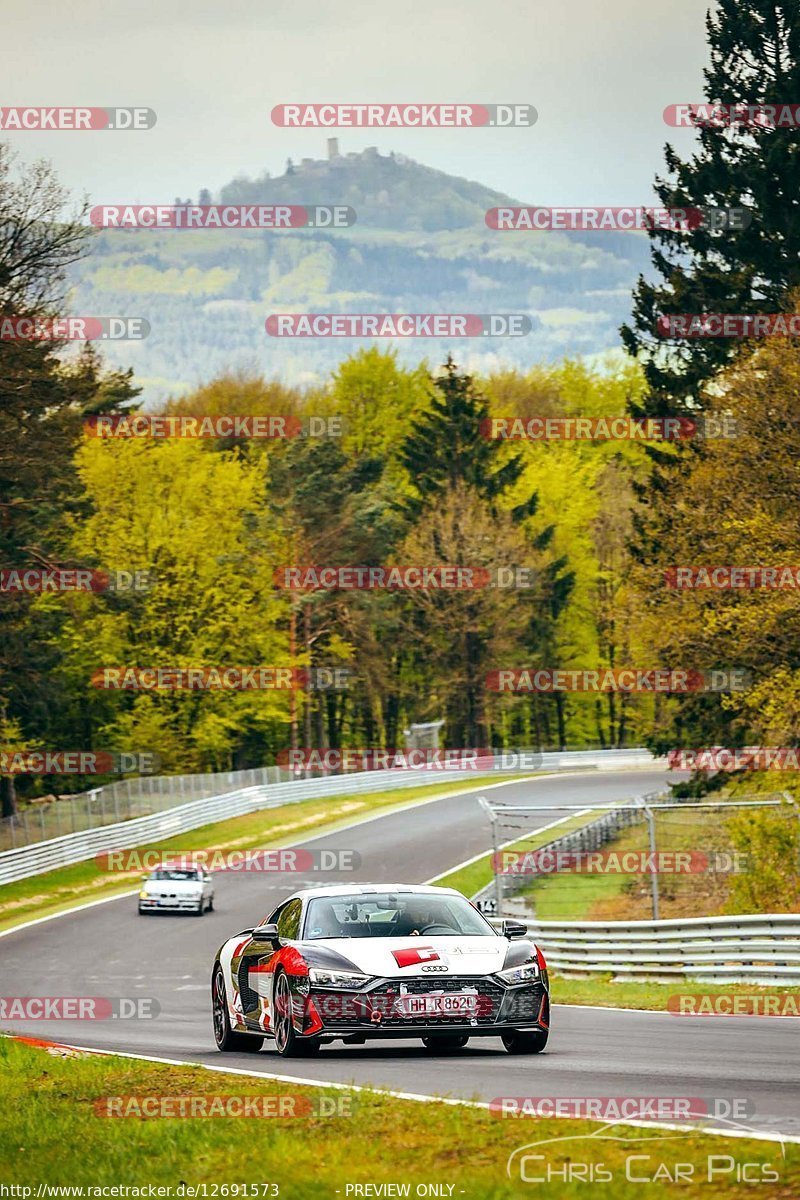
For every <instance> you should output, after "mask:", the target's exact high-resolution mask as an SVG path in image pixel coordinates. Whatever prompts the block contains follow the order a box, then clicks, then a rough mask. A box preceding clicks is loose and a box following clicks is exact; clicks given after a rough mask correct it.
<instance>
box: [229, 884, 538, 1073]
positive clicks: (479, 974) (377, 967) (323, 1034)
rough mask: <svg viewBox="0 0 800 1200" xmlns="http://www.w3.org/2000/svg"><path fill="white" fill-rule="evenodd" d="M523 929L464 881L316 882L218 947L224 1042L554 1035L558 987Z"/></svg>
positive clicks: (310, 1048) (514, 1046)
mask: <svg viewBox="0 0 800 1200" xmlns="http://www.w3.org/2000/svg"><path fill="white" fill-rule="evenodd" d="M526 933H527V928H526V926H525V925H520V924H518V923H516V922H513V921H503V922H502V923H501V926H500V929H495V928H494V927H493V926H492V925H490V924H489V922H488V921H487V920H486V918H485V917H483V916H482V915H481V913H479V912H478V910H477V909H476V908H475V906H474V905H473V904H471V903H470V902H469V900H467V899H466V898H465V897H464V896H462V895H461V893H460V892H457V891H455V890H454V889H453V888H444V887H429V886H421V885H403V884H398V885H387V884H376V885H374V886H372V885H366V884H347V885H340V886H331V887H318V888H310V889H308V890H307V891H303V892H298V893H296V894H295V895H294V896H291V897H289V899H288V900H284V901H283V903H282V904H280V905H279V906H278V908H276V909H275V911H274V912H272V913H270V915H269V916H268V917H267V918H266V919H265V920H264V921H263V922H262V923H261V924H260V925H257V926H255V928H253V929H243V930H242V931H241V933H238V934H237V935H236V936H235V937H232V938H229V939H228V941H226V942H225V944H224V945H223V946H222V947H221V948H220V950H219V952H218V954H217V957H216V959H215V962H214V969H213V972H212V981H211V993H212V1006H213V1019H214V1037H215V1039H216V1043H217V1046H218V1047H219V1049H220V1050H237V1051H241V1050H252V1051H255V1050H259V1049H260V1048H261V1046H262V1044H263V1041H264V1038H265V1037H271V1038H274V1039H275V1045H276V1047H277V1050H278V1053H279V1054H283V1055H286V1056H299V1055H304V1054H312V1053H314V1052H315V1051H317V1050H319V1048H320V1046H322V1045H323V1044H324V1043H326V1042H331V1041H334V1040H336V1039H340V1040H342V1041H344V1042H348V1043H357V1044H363V1043H364V1042H365V1041H366V1040H367V1039H368V1038H411V1037H413V1038H417V1037H419V1038H422V1041H423V1043H424V1044H425V1046H426V1047H428V1049H430V1050H433V1051H444V1050H457V1049H460V1048H461V1047H462V1046H465V1045H466V1044H467V1041H468V1040H469V1038H471V1037H500V1038H502V1040H503V1044H504V1046H505V1047H506V1049H507V1050H508V1051H510V1052H511V1053H512V1054H538V1053H539V1051H541V1050H543V1049H544V1048H545V1046H546V1045H547V1036H548V1030H549V1024H550V998H549V984H548V979H547V967H546V965H545V961H544V957H543V955H542V952H541V950H539V948H538V947H537V946H535V945H534V944H533V943H532V942H530V941H527V940H526V937H525V935H526Z"/></svg>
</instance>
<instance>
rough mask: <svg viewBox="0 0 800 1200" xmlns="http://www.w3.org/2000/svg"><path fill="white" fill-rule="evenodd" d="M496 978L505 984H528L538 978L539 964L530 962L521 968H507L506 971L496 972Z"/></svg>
mask: <svg viewBox="0 0 800 1200" xmlns="http://www.w3.org/2000/svg"><path fill="white" fill-rule="evenodd" d="M497 977H498V979H502V980H504V982H505V983H529V982H530V980H532V979H538V978H539V964H538V963H537V962H530V963H525V964H524V966H521V967H509V968H508V970H507V971H498V972H497Z"/></svg>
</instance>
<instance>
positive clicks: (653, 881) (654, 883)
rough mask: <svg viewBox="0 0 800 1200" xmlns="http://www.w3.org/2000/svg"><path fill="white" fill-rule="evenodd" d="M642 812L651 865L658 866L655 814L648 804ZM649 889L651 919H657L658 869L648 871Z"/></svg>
mask: <svg viewBox="0 0 800 1200" xmlns="http://www.w3.org/2000/svg"><path fill="white" fill-rule="evenodd" d="M644 813H645V816H646V817H647V828H648V833H649V836H650V853H651V855H652V856H653V867H657V866H658V862H657V861H656V815H655V813H654V812H653V810H652V808H650V806H649V805H647V804H646V805H645V806H644ZM650 890H651V891H652V894H653V920H654V921H657V920H658V871H656V870H653V871H651V872H650Z"/></svg>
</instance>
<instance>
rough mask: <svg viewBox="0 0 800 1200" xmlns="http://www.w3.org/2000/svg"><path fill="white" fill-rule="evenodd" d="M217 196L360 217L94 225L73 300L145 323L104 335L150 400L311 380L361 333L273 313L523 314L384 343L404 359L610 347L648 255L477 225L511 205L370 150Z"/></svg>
mask: <svg viewBox="0 0 800 1200" xmlns="http://www.w3.org/2000/svg"><path fill="white" fill-rule="evenodd" d="M212 201H213V202H224V203H229V204H253V203H262V204H274V203H291V204H330V203H336V204H347V205H350V206H351V207H352V208H354V209H355V211H356V213H357V216H358V220H357V223H356V224H355V225H354V226H352V227H351V228H349V229H342V230H331V231H325V230H293V231H291V232H289V231H277V232H274V231H261V230H243V231H235V230H229V231H219V232H218V231H203V232H199V231H188V230H176V231H168V232H167V231H149V230H136V231H130V230H128V231H114V230H107V231H103V232H101V233H99V234H98V235H97V237H96V239H95V243H94V249H93V252H92V254H91V256H90V257H89V258H88V259H86V260H85V261H84V262H83V263H81V264H80V265H79V266H78V268H76V271H75V274H74V277H73V282H74V285H75V294H74V301H73V309H74V311H75V312H81V313H91V314H97V315H116V314H118V313H119V314H121V315H130V316H143V317H146V318H147V320H148V321H149V322H150V325H151V333H150V336H149V337H148V338H147V340H146V341H144V342H141V343H134V342H126V343H118V344H115V345H112V344H109V345H108V347H107V357H108V359H109V360H110V361H111V362H113V363H115V364H116V365H120V366H125V365H132V366H134V367H135V369H136V372H137V375H138V376H139V378H140V382H141V383H143V384H144V385H145V395H146V398H147V399H148V400H156V399H157V398H159V397H161V396H163V395H164V394H165V393H167V392H171V393H173V394H174V393H178V392H180V391H182V390H184V389H186V388H188V387H191V386H193V385H195V384H197V383H198V382H201V381H202V380H203V379H207V378H208V377H209V376H211V375H213V374H215V373H219V372H221V371H223V370H227V369H230V368H232V367H237V366H242V367H253V368H256V369H259V370H261V371H263V372H265V373H266V374H268V375H270V376H277V377H281V378H283V379H285V380H286V381H287V382H306V381H308V382H310V381H313V380H315V379H321V378H323V377H324V376H325V375H326V374H327V373H328V372H329V370H330V369H331V367H332V366H334V365H335V363H336V362H338V361H340V359H341V358H342V357H344V356H345V355H346V354H348V353H349V352H350V351H351V350H353V349H354V348H356V347H357V346H358V345H361V344H363V342H353V341H349V340H346V339H342V338H337V339H330V340H322V339H303V340H300V339H294V340H292V341H287V340H286V339H283V340H277V339H274V338H269V337H267V335H266V333H265V332H264V321H265V319H266V317H267V316H268V315H269V314H270V313H271V312H307V311H311V312H320V311H323V312H329V311H334V312H455V313H466V312H470V313H496V312H524V313H526V314H528V315H529V316H530V317H531V321H532V326H533V328H532V332H531V333H530V334H529V335H528V336H526V337H522V338H516V339H509V338H488V337H487V338H481V339H474V338H465V339H459V340H457V341H455V343H454V342H452V341H451V342H449V343H445V342H434V341H433V340H431V339H405V340H402V341H398V342H395V343H394V344H395V345H396V346H397V347H398V350H399V354H400V357H401V358H402V359H403V360H407V361H419V359H421V358H423V357H425V358H428V360H429V361H431V362H437V361H439V360H441V358H442V357H443V356H444V355H445V354H446V353H447V351H448V350H452V351H453V353H454V356H455V357H456V358H457V359H458V360H459V361H460V362H462V363H466V364H468V365H469V366H470V367H471V368H472V369H476V370H480V369H481V367H487V368H488V367H490V366H493V365H497V363H498V362H507V363H513V364H516V365H519V366H524V365H526V364H530V363H533V362H536V361H542V360H552V359H554V358H558V357H561V356H562V355H564V354H595V353H598V352H601V351H603V350H607V349H613V348H616V347H617V346H618V337H617V328H618V326H619V325H620V323H621V321H622V320H623V319H625V318H626V317H627V315H628V313H629V309H630V291H631V288H632V286H633V283H634V281H635V279H636V277H637V275H638V273H639V272H640V271H641V270H643V269H644V268H645V266H646V264H647V261H648V248H647V241H646V239H645V237H644V236H643V235H641V234H624V233H620V234H617V233H594V234H591V233H558V232H543V233H526V232H520V233H498V232H496V231H493V230H491V229H488V228H487V227H486V224H485V221H484V215H485V213H486V210H487V209H489V208H493V207H496V206H497V205H503V204H515V203H521V201H518V200H514V199H512V198H511V197H508V196H506V195H504V194H502V193H500V192H496V191H493V190H492V189H490V188H488V187H485V186H484V185H483V184H481V183H476V182H472V181H469V180H466V179H460V178H457V177H455V176H452V175H448V174H446V173H445V172H443V171H438V170H435V169H433V168H431V167H427V166H424V165H423V164H421V163H417V162H414V161H413V160H411V159H408V158H406V157H404V156H401V155H394V154H387V155H383V154H380V153H378V151H377V150H376V149H374V148H371V149H367V150H365V151H363V152H362V153H360V154H345V155H341V156H340V155H338V154H334V155H333V156H332V157H329V158H327V159H323V160H311V159H303V160H302V161H301V162H300V163H297V164H291V163H290V164H287V170H286V171H285V172H284V174H282V175H279V176H276V177H272V176H271V175H270V174H269V173H265V174H264V175H263V176H262V177H261V178H259V179H255V180H251V179H246V178H238V179H235V180H233V181H232V182H230V183H228V184H226V185H225V186H224V187H223V188H222V189H221V190H220V191H219V193H217V194H215V195H213V196H212V194H211V193H210V192H208V191H205V192H201V193H199V195H198V197H197V198H196V202H200V203H209V202H212ZM524 202H526V203H533V202H535V198H531V197H528V198H527V199H526V201H524ZM386 344H388V343H386Z"/></svg>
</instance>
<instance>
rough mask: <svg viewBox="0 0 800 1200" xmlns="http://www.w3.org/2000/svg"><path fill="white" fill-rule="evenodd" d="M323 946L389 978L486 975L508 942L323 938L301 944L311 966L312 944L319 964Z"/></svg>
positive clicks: (499, 967) (499, 962)
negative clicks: (317, 954) (316, 952)
mask: <svg viewBox="0 0 800 1200" xmlns="http://www.w3.org/2000/svg"><path fill="white" fill-rule="evenodd" d="M323 947H326V948H327V949H328V950H329V951H333V953H334V954H335V955H337V956H338V955H341V957H342V958H343V959H347V960H348V961H349V962H350V963H352V965H353V966H354V967H355V968H357V969H358V970H359V971H363V972H364V973H365V974H366V975H379V976H382V977H387V978H390V979H408V978H410V977H414V976H420V975H421V976H423V977H425V978H430V979H435V978H436V976H437V975H441V976H443V977H444V976H445V975H490V974H492V973H493V972H494V971H500V970H502V968H503V963H504V962H505V959H506V955H507V953H508V948H509V943H508V940H507V939H506V938H504V937H491V936H490V937H425V936H424V935H420V936H419V937H405V938H404V937H391V938H375V937H370V938H324V939H320V940H319V941H310V942H306V943H305V944H304V946H303V950H304V952H306V953H304V957H306V958H307V960H308V962H309V964H310V965H311V966H314V965H315V963H314V959H315V957H316V956H315V954H314V950H315V948H318V949H319V951H320V954H319V959H320V964H319V965H320V966H324V965H325V964H324V962H323V959H324V957H325V955H324V950H323ZM332 965H333V964H332V963H331V966H332ZM433 968H437V969H436V970H434V969H433ZM442 968H445V969H444V970H442ZM334 969H335V968H334ZM340 969H344V967H342V968H340Z"/></svg>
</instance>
